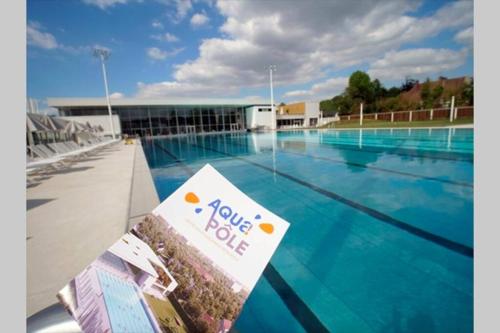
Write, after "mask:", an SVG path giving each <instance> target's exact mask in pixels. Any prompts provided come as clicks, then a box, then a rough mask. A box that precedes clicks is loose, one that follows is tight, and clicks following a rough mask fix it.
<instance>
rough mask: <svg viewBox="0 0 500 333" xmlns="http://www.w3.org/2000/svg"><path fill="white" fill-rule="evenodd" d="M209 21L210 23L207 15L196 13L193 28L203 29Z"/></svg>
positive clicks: (193, 17) (192, 22)
mask: <svg viewBox="0 0 500 333" xmlns="http://www.w3.org/2000/svg"><path fill="white" fill-rule="evenodd" d="M208 21H210V19H209V18H208V16H207V15H206V14H205V13H196V14H194V15H193V16H192V17H191V21H190V23H191V25H192V26H193V27H201V26H203V25H205V24H207V23H208Z"/></svg>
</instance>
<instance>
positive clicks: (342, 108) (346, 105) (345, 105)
mask: <svg viewBox="0 0 500 333" xmlns="http://www.w3.org/2000/svg"><path fill="white" fill-rule="evenodd" d="M332 105H333V109H334V110H335V112H338V113H339V114H340V115H344V114H350V113H351V109H352V105H353V101H352V99H351V98H350V97H349V96H348V95H347V94H345V93H344V94H342V95H338V96H335V97H334V98H333V99H332Z"/></svg>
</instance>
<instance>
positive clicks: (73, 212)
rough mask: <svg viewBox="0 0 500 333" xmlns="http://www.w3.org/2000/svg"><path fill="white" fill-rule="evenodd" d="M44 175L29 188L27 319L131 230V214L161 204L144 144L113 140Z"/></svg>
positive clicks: (49, 302) (27, 214) (46, 305)
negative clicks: (68, 165) (90, 153)
mask: <svg viewBox="0 0 500 333" xmlns="http://www.w3.org/2000/svg"><path fill="white" fill-rule="evenodd" d="M136 164H137V165H138V168H137V169H134V165H136ZM136 175H137V177H136ZM44 178H45V179H42V180H41V182H40V183H38V184H37V185H35V186H32V187H29V188H28V189H27V191H26V198H27V202H26V204H27V213H26V217H27V220H26V224H27V225H26V229H27V234H26V254H27V258H26V261H27V281H26V284H27V317H29V316H31V315H32V314H34V313H37V312H38V311H40V310H42V309H44V308H46V307H48V306H50V305H52V304H54V303H57V299H56V294H57V292H58V291H59V290H60V289H61V288H62V287H63V286H64V285H66V284H67V283H68V282H69V281H70V280H71V279H72V278H73V277H75V275H77V274H78V273H79V272H81V271H82V270H83V269H84V268H85V267H86V266H87V265H88V264H90V263H91V262H92V261H93V260H94V259H95V258H96V257H97V256H99V255H100V254H101V253H103V252H104V251H105V250H106V249H107V248H108V247H109V246H110V245H112V244H113V243H114V242H115V241H116V240H117V239H118V238H119V237H120V236H122V235H123V233H125V231H127V230H128V227H129V223H130V221H129V219H130V218H132V217H133V216H134V215H131V212H133V214H135V216H138V215H141V214H144V213H146V212H147V211H150V210H151V209H152V208H154V207H155V206H156V205H157V204H158V197H157V195H156V192H155V190H154V187H153V182H152V180H151V174H150V173H149V169H148V168H147V163H146V161H145V158H144V153H143V152H142V147H141V146H140V145H124V144H123V142H119V143H116V144H113V145H111V146H108V147H106V148H104V149H102V150H101V151H100V152H98V153H96V154H94V155H93V156H91V157H89V158H86V159H83V160H82V161H80V162H77V163H75V164H74V165H72V166H71V167H69V168H67V169H63V170H60V171H57V172H52V173H49V174H48V175H47V176H46V177H44ZM133 184H135V185H134V186H133ZM133 188H134V189H133ZM132 190H133V192H136V191H140V192H141V193H142V195H137V193H136V194H135V195H131V193H132Z"/></svg>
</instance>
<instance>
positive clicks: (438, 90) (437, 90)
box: [431, 86, 444, 106]
mask: <svg viewBox="0 0 500 333" xmlns="http://www.w3.org/2000/svg"><path fill="white" fill-rule="evenodd" d="M443 91H444V88H443V86H436V87H434V89H432V92H431V99H432V104H433V106H434V105H436V102H437V101H438V100H439V98H441V96H442V95H443Z"/></svg>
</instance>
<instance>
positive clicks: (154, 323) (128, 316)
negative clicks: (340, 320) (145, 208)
mask: <svg viewBox="0 0 500 333" xmlns="http://www.w3.org/2000/svg"><path fill="white" fill-rule="evenodd" d="M288 226H289V224H288V222H286V221H285V220H283V219H281V218H280V217H278V216H276V215H274V214H273V213H271V212H270V211H268V210H267V209H266V208H264V207H262V206H260V205H259V204H257V203H256V202H254V201H253V200H252V199H250V198H249V197H248V196H246V195H245V194H244V193H243V192H241V191H240V190H239V189H238V188H236V187H235V186H234V185H233V184H231V183H230V182H229V181H228V180H227V179H226V178H224V177H223V176H222V175H221V174H220V173H218V172H217V171H216V170H215V169H214V168H213V167H212V166H210V165H209V164H207V165H205V166H204V167H203V168H202V169H201V170H200V171H198V172H197V173H196V174H195V175H193V176H192V177H191V178H190V179H189V180H188V181H186V182H185V183H184V184H183V185H182V186H181V187H179V188H178V189H177V190H176V191H175V192H174V193H173V194H172V195H170V196H169V197H168V198H167V199H165V201H163V202H162V203H161V204H160V205H159V206H158V207H156V208H155V209H154V210H153V211H152V212H151V214H148V215H146V216H145V217H144V219H143V220H142V221H141V222H140V223H139V224H137V225H135V226H134V227H133V228H132V229H131V230H130V231H129V232H128V233H126V234H125V235H123V236H122V237H121V238H120V239H119V240H117V241H116V242H115V243H114V244H113V245H112V246H111V247H110V248H109V249H108V250H107V251H106V252H105V253H103V254H102V255H101V256H99V257H98V258H97V259H96V260H95V261H94V262H92V263H91V264H90V265H89V266H88V267H86V268H85V269H84V270H83V271H82V272H81V273H80V274H79V275H77V276H76V277H75V278H74V279H73V280H71V281H70V282H69V283H68V284H67V285H66V286H65V287H64V288H63V289H62V290H61V291H60V292H59V293H58V295H57V297H58V299H59V300H60V302H61V303H62V304H63V305H64V307H65V308H66V310H67V311H68V312H69V313H70V314H71V315H72V317H73V318H74V319H75V320H76V321H77V323H78V324H79V325H80V327H81V329H82V330H83V331H84V332H115V333H122V332H134V333H137V332H141V333H142V332H145V333H146V332H179V333H184V332H186V333H197V332H207V333H225V332H228V331H229V329H230V328H231V326H232V325H233V323H234V321H235V319H236V318H237V317H238V315H239V313H240V311H241V309H242V307H243V304H244V303H245V300H246V299H247V298H248V296H249V294H250V292H251V291H252V289H253V287H254V286H255V284H256V283H257V280H258V279H259V277H260V276H261V274H262V272H263V270H264V268H265V266H266V265H267V263H268V262H269V260H270V259H271V256H272V255H273V253H274V251H275V250H276V248H277V247H278V245H279V243H280V241H281V239H282V238H283V236H284V235H285V232H286V230H287V228H288Z"/></svg>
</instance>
